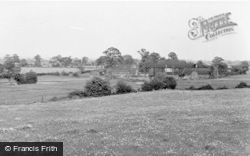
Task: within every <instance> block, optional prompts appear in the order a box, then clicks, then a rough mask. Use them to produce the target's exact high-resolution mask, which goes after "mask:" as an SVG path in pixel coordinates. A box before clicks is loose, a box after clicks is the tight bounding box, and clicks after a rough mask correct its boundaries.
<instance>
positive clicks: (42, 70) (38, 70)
mask: <svg viewBox="0 0 250 156" xmlns="http://www.w3.org/2000/svg"><path fill="white" fill-rule="evenodd" d="M30 71H33V72H36V73H55V72H59V73H61V72H63V71H64V72H67V73H68V72H73V73H74V72H80V69H78V68H61V67H60V68H52V67H48V68H45V67H41V68H39V67H22V68H21V73H27V72H30Z"/></svg>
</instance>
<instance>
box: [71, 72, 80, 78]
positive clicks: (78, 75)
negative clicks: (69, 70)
mask: <svg viewBox="0 0 250 156" xmlns="http://www.w3.org/2000/svg"><path fill="white" fill-rule="evenodd" d="M72 76H73V77H80V74H79V73H78V72H75V73H73V74H72Z"/></svg>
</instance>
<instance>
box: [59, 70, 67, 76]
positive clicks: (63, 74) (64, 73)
mask: <svg viewBox="0 0 250 156" xmlns="http://www.w3.org/2000/svg"><path fill="white" fill-rule="evenodd" d="M61 75H62V76H69V73H67V72H65V71H62V72H61Z"/></svg>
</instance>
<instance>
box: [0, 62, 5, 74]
mask: <svg viewBox="0 0 250 156" xmlns="http://www.w3.org/2000/svg"><path fill="white" fill-rule="evenodd" d="M3 71H4V65H2V64H1V63H0V73H2V72H3Z"/></svg>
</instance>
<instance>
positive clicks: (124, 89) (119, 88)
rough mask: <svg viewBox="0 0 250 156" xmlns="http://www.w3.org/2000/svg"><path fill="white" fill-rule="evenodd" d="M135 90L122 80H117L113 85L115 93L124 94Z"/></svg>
mask: <svg viewBox="0 0 250 156" xmlns="http://www.w3.org/2000/svg"><path fill="white" fill-rule="evenodd" d="M131 92H135V90H134V89H133V88H132V87H131V86H130V85H128V84H126V83H125V82H124V81H118V82H117V84H116V86H115V93H116V94H126V93H131Z"/></svg>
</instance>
